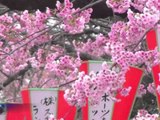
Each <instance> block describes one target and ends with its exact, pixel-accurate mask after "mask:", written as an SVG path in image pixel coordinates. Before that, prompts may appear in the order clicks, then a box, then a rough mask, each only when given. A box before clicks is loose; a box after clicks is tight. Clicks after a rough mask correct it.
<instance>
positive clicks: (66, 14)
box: [56, 0, 92, 34]
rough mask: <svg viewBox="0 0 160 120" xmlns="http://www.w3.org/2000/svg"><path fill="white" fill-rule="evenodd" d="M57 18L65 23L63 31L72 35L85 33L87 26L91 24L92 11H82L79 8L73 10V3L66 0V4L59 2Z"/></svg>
mask: <svg viewBox="0 0 160 120" xmlns="http://www.w3.org/2000/svg"><path fill="white" fill-rule="evenodd" d="M56 6H57V11H58V14H57V16H58V17H60V18H61V19H62V21H63V25H62V27H63V29H64V31H66V32H69V33H71V34H76V33H80V32H83V30H84V28H85V24H86V23H88V22H89V20H90V17H91V13H92V9H91V8H89V9H87V10H83V11H80V9H79V8H77V9H75V8H73V3H72V2H70V1H69V0H64V4H62V3H60V2H59V1H57V4H56Z"/></svg>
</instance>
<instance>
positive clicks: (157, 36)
mask: <svg viewBox="0 0 160 120" xmlns="http://www.w3.org/2000/svg"><path fill="white" fill-rule="evenodd" d="M146 38H147V39H146V42H147V45H148V49H149V50H154V49H155V48H156V47H158V49H159V51H160V32H158V31H157V30H151V31H149V32H148V34H147V37H146ZM159 73H160V64H159V65H155V66H153V67H152V76H153V79H154V83H155V87H156V88H157V87H158V85H160V81H159V75H158V74H159ZM156 97H157V101H158V107H159V111H160V94H159V93H158V92H157V91H156Z"/></svg>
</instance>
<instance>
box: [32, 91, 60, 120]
mask: <svg viewBox="0 0 160 120" xmlns="http://www.w3.org/2000/svg"><path fill="white" fill-rule="evenodd" d="M57 97H58V91H56V90H52V91H51V90H48V91H47V90H39V91H38V90H35V91H34V90H31V91H30V98H31V108H32V118H33V120H49V116H50V115H51V114H53V115H54V116H55V117H56V115H57Z"/></svg>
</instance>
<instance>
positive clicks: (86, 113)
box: [80, 61, 143, 120]
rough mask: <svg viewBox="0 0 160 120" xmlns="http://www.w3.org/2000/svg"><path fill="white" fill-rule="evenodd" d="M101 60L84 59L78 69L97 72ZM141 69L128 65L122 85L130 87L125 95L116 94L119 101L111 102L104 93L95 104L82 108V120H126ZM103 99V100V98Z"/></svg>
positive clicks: (139, 79) (130, 109) (134, 95)
mask: <svg viewBox="0 0 160 120" xmlns="http://www.w3.org/2000/svg"><path fill="white" fill-rule="evenodd" d="M101 65H102V61H101V62H100V61H86V62H84V63H83V64H82V65H81V67H80V70H81V71H84V72H85V73H86V74H88V73H89V72H91V71H94V72H98V71H99V70H100V69H101ZM142 74H143V71H142V70H141V69H138V68H135V67H130V70H129V71H128V72H127V73H126V82H125V84H124V87H129V86H131V87H132V89H131V91H130V94H129V95H128V96H127V97H123V96H121V95H120V94H117V98H120V99H121V100H122V101H121V102H116V103H115V102H113V101H112V100H111V99H110V98H109V97H108V96H107V94H106V93H105V94H104V95H103V96H102V101H101V102H100V104H99V105H97V106H90V105H89V103H87V105H86V107H84V108H82V109H83V120H128V119H129V117H130V113H131V111H132V106H133V104H134V101H135V98H136V93H137V90H138V86H139V84H140V81H141V78H142ZM103 99H105V100H103Z"/></svg>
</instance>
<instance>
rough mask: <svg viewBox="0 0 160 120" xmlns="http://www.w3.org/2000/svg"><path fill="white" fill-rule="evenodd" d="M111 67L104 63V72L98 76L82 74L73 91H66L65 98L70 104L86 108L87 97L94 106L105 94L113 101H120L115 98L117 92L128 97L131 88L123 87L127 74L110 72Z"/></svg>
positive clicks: (73, 86) (101, 71)
mask: <svg viewBox="0 0 160 120" xmlns="http://www.w3.org/2000/svg"><path fill="white" fill-rule="evenodd" d="M109 66H110V65H109V64H107V63H106V62H104V63H103V65H102V70H100V71H99V72H98V73H97V74H96V73H94V72H91V73H90V74H89V75H86V74H85V73H84V72H80V73H79V75H78V79H77V80H76V81H75V83H74V84H72V89H67V90H66V91H65V95H64V97H65V99H66V100H67V101H68V103H69V104H71V105H77V106H84V105H85V103H86V97H87V98H88V100H89V101H90V103H91V104H92V105H96V104H98V103H99V100H100V98H101V96H102V95H103V94H104V93H107V94H108V95H109V96H110V97H111V99H112V100H114V101H119V99H116V98H115V95H116V93H117V91H119V92H120V93H121V95H122V96H127V95H128V94H129V92H130V90H131V87H128V88H123V87H122V85H123V84H124V82H125V72H123V71H121V72H119V73H117V72H116V71H114V70H110V67H109Z"/></svg>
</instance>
